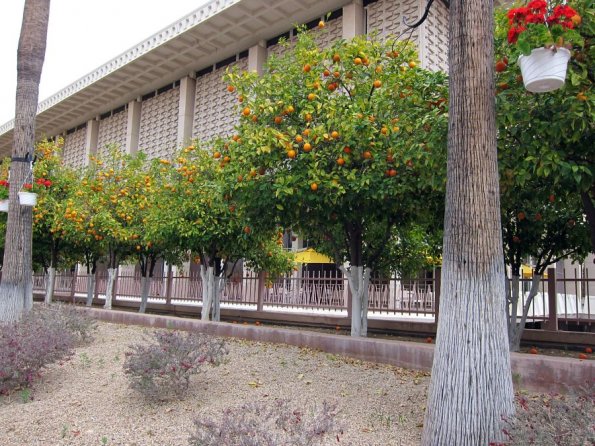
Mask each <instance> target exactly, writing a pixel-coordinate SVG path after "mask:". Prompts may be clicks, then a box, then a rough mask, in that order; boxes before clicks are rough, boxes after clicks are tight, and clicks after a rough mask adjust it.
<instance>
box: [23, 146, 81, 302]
mask: <svg viewBox="0 0 595 446" xmlns="http://www.w3.org/2000/svg"><path fill="white" fill-rule="evenodd" d="M62 143H63V141H62V140H58V141H42V142H40V143H39V144H38V145H37V147H36V148H35V154H36V156H37V160H36V162H35V164H34V167H33V182H32V183H28V184H25V185H24V188H26V189H29V188H30V189H32V191H33V192H35V193H37V205H36V206H35V208H34V209H33V260H34V262H35V263H37V264H38V265H41V266H43V269H44V271H45V272H46V294H45V302H46V303H50V302H51V301H52V298H53V294H54V287H55V281H56V268H57V267H60V266H65V265H69V264H72V263H74V262H75V260H74V257H73V246H72V244H71V242H70V239H69V237H67V232H66V231H65V226H67V225H68V223H67V222H69V221H70V222H71V223H72V224H73V225H78V224H79V223H80V221H81V219H82V218H83V215H82V214H76V213H75V214H71V213H70V211H69V210H68V203H69V202H71V201H72V200H71V197H72V193H73V192H74V190H75V189H76V187H77V184H78V182H79V178H78V174H77V172H75V171H74V170H73V169H70V168H68V167H67V166H65V165H64V164H63V163H62V159H61V151H62Z"/></svg>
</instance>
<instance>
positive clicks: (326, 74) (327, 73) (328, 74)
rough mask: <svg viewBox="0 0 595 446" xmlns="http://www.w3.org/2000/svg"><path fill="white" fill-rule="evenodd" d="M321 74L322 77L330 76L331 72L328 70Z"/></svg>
mask: <svg viewBox="0 0 595 446" xmlns="http://www.w3.org/2000/svg"><path fill="white" fill-rule="evenodd" d="M322 74H323V75H324V76H330V75H331V72H330V71H329V70H324V71H323V72H322Z"/></svg>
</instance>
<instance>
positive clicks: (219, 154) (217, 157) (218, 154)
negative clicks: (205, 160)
mask: <svg viewBox="0 0 595 446" xmlns="http://www.w3.org/2000/svg"><path fill="white" fill-rule="evenodd" d="M213 158H215V159H219V158H221V152H215V153H213Z"/></svg>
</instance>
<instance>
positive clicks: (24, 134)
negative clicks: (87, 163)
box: [0, 0, 50, 321]
mask: <svg viewBox="0 0 595 446" xmlns="http://www.w3.org/2000/svg"><path fill="white" fill-rule="evenodd" d="M49 14H50V0H25V8H24V12H23V24H22V27H21V37H20V39H19V47H18V52H17V91H16V106H15V119H14V142H13V148H12V159H13V161H12V163H11V166H10V192H9V198H10V205H9V210H8V222H7V227H6V241H5V249H4V261H3V271H2V284H0V321H16V320H18V319H19V318H20V317H21V314H22V312H23V309H24V308H31V307H32V299H33V297H32V289H33V286H32V280H33V279H32V277H31V274H32V271H31V262H32V260H31V258H32V257H31V251H32V241H31V240H32V208H31V207H27V206H20V205H19V202H18V195H17V194H18V192H19V190H20V189H21V186H22V185H23V183H25V182H26V180H27V177H28V176H29V174H30V172H31V164H30V162H29V160H30V159H31V158H32V157H33V153H32V148H33V146H34V144H35V115H36V114H37V100H38V96H39V81H40V78H41V69H42V67H43V60H44V58H45V46H46V39H47V28H48V19H49Z"/></svg>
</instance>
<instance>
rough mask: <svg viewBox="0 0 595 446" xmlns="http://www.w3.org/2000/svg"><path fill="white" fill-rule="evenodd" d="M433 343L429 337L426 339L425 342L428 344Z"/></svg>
mask: <svg viewBox="0 0 595 446" xmlns="http://www.w3.org/2000/svg"><path fill="white" fill-rule="evenodd" d="M433 341H434V340H433V339H432V338H431V337H429V336H428V337H427V338H426V342H427V343H428V344H431V343H432V342H433Z"/></svg>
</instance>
